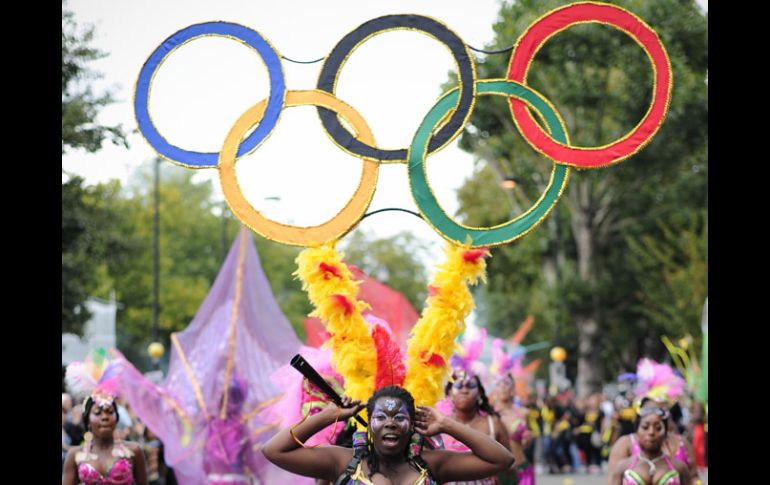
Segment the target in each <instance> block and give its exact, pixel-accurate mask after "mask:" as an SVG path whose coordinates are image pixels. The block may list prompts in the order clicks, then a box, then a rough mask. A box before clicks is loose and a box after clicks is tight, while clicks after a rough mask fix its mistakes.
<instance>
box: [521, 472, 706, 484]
mask: <svg viewBox="0 0 770 485" xmlns="http://www.w3.org/2000/svg"><path fill="white" fill-rule="evenodd" d="M700 479H701V480H702V481H703V485H708V469H707V470H705V471H701V472H700ZM535 483H536V484H537V485H607V474H606V473H602V474H600V475H583V474H569V475H547V474H545V475H537V477H536V478H535Z"/></svg>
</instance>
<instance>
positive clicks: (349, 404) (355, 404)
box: [326, 396, 366, 422]
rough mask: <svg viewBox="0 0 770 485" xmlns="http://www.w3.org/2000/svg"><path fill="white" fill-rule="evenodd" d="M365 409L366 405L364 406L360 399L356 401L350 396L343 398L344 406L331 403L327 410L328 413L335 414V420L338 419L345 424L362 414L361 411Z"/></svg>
mask: <svg viewBox="0 0 770 485" xmlns="http://www.w3.org/2000/svg"><path fill="white" fill-rule="evenodd" d="M365 407H366V404H362V403H361V400H360V399H356V400H355V401H354V400H353V399H351V398H350V397H348V396H342V406H337V405H336V404H334V403H329V405H328V406H327V407H326V409H328V410H329V411H328V412H331V413H334V416H335V418H338V419H339V420H340V421H343V422H344V421H347V420H348V419H350V418H352V417H353V416H355V415H356V414H358V413H360V412H361V410H362V409H364V408H365ZM338 413H339V414H338Z"/></svg>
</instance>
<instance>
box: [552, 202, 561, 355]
mask: <svg viewBox="0 0 770 485" xmlns="http://www.w3.org/2000/svg"><path fill="white" fill-rule="evenodd" d="M553 218H554V224H555V225H556V231H555V232H556V242H555V243H554V253H555V254H554V264H555V268H556V297H557V298H558V302H557V304H556V322H555V325H554V329H553V334H554V335H553V337H554V338H553V342H554V345H557V346H561V319H562V306H563V304H562V300H563V298H562V294H561V258H560V253H561V231H560V230H559V208H558V206H556V207H554V208H553Z"/></svg>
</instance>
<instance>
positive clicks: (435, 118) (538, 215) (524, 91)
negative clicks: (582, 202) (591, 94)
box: [408, 79, 569, 247]
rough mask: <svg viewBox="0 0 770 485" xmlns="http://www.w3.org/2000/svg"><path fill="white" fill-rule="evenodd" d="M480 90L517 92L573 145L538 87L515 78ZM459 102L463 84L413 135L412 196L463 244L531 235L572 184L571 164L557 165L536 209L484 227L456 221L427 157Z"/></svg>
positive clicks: (445, 233)
mask: <svg viewBox="0 0 770 485" xmlns="http://www.w3.org/2000/svg"><path fill="white" fill-rule="evenodd" d="M477 89H478V93H479V94H496V95H501V96H513V97H515V98H517V99H520V100H522V102H525V103H526V104H527V106H529V107H530V108H532V109H534V110H536V111H538V112H539V113H540V114H541V115H542V117H543V118H544V119H545V122H546V125H547V126H548V128H549V129H550V130H551V133H552V135H553V137H554V138H556V139H557V140H559V141H560V142H562V143H565V144H567V143H569V138H568V135H567V131H566V127H565V125H564V122H563V121H562V119H561V117H560V116H559V114H558V112H557V111H556V110H555V109H554V108H553V106H551V104H550V103H549V102H548V101H547V100H546V99H545V98H544V97H543V96H542V95H541V94H539V93H537V92H536V91H533V90H532V89H530V88H528V87H527V86H524V85H522V84H520V83H518V82H515V81H506V80H487V79H485V80H483V81H478V85H477ZM456 102H457V88H454V89H453V90H451V91H449V92H447V93H446V94H445V95H444V96H443V97H442V98H441V99H439V100H438V101H437V102H436V104H435V105H434V106H433V108H431V109H430V111H429V112H428V114H427V115H426V116H425V119H424V120H423V122H422V123H421V124H420V127H419V128H418V129H417V133H415V135H414V138H413V139H412V144H411V146H410V147H409V158H408V166H409V187H410V189H411V191H412V197H414V201H415V203H416V204H417V208H418V209H419V210H420V213H421V214H422V215H423V217H424V218H425V220H426V221H427V222H428V224H430V226H431V227H433V229H435V230H436V232H438V233H439V234H440V235H442V236H443V237H444V238H445V239H449V240H451V241H453V242H455V243H458V244H465V243H467V242H468V239H470V243H471V247H481V246H485V247H488V246H498V245H501V244H505V243H507V242H511V241H514V240H516V239H518V238H520V237H522V236H524V235H526V234H528V233H529V232H530V231H532V230H533V229H534V228H535V227H536V226H537V225H538V224H540V223H541V222H542V221H543V220H544V219H545V218H546V216H548V213H549V212H550V211H551V209H553V207H554V206H555V205H556V202H558V200H559V198H560V197H561V194H562V193H563V192H564V189H565V187H566V186H567V181H568V179H569V168H568V167H566V166H565V165H560V164H556V163H554V166H553V169H552V170H551V178H550V180H549V181H548V186H547V187H546V189H545V192H544V193H543V194H542V195H541V196H540V198H539V199H538V200H537V202H535V204H534V205H533V206H532V207H530V208H529V209H528V210H527V211H526V212H524V213H523V214H520V215H519V216H517V217H516V218H514V219H513V220H510V221H508V222H506V223H504V224H500V225H497V226H494V227H482V228H475V227H469V226H464V225H462V224H459V223H457V222H455V221H454V220H452V219H451V218H450V217H449V216H448V215H447V214H446V213H445V212H444V211H443V210H442V209H441V207H440V206H439V204H438V201H437V200H436V196H435V195H434V194H433V192H432V191H431V189H430V186H429V184H428V180H427V173H426V166H425V164H424V163H423V161H424V160H425V157H426V152H427V150H426V142H427V140H428V137H429V136H430V134H431V132H432V131H433V130H434V129H435V127H436V125H437V124H438V123H439V122H440V121H441V120H442V119H443V117H444V116H446V114H447V113H448V111H449V110H450V109H452V106H453V105H454V104H455V103H456Z"/></svg>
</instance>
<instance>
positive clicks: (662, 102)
mask: <svg viewBox="0 0 770 485" xmlns="http://www.w3.org/2000/svg"><path fill="white" fill-rule="evenodd" d="M578 23H603V24H607V25H611V26H613V27H616V28H618V29H619V30H621V31H623V32H625V33H626V34H628V35H630V36H631V37H632V38H633V39H634V40H635V41H636V42H637V43H638V44H639V45H640V46H641V47H642V48H643V49H644V51H645V52H646V54H647V56H648V57H649V58H650V61H651V62H652V67H653V71H654V79H655V84H654V89H653V99H652V102H651V104H650V107H649V109H648V111H647V113H646V114H645V115H644V118H643V119H642V120H641V121H640V123H639V124H638V125H637V126H636V127H635V128H634V129H633V130H632V131H631V132H629V133H628V134H626V135H625V136H624V137H622V138H620V139H618V140H616V141H614V142H612V143H611V144H608V145H605V146H600V147H593V148H583V147H573V146H570V143H569V138H568V135H567V132H566V128H565V126H564V123H563V121H562V119H561V117H560V115H559V114H558V112H557V111H556V109H555V108H554V107H553V106H552V104H551V103H550V102H549V101H548V100H547V99H546V98H545V97H543V96H542V95H541V94H540V93H537V92H536V91H534V90H532V89H531V88H529V87H527V86H526V78H527V73H528V70H529V66H530V64H531V62H532V60H533V59H534V56H535V55H536V54H537V52H538V50H539V49H540V48H541V47H542V45H543V43H544V42H545V41H547V40H548V39H549V38H550V37H551V36H553V35H555V34H557V33H558V32H561V31H562V30H565V29H567V28H569V27H570V26H572V25H575V24H578ZM394 29H407V30H417V31H421V32H423V33H426V34H428V35H430V36H432V37H434V38H435V39H436V40H438V41H440V42H442V43H443V44H444V45H446V46H447V47H448V48H449V50H450V51H451V53H452V55H453V57H454V59H455V62H456V65H457V70H458V73H459V86H458V87H456V88H454V89H452V90H450V91H448V92H447V93H445V94H444V95H443V96H442V97H441V98H440V99H439V100H438V101H437V102H436V104H435V105H434V106H433V107H432V108H431V109H430V111H429V112H428V114H427V115H426V116H425V118H424V119H423V121H422V122H421V124H420V126H419V127H418V129H417V131H416V133H415V135H414V137H413V139H412V142H411V144H410V146H409V148H408V149H398V150H385V149H380V148H378V147H376V144H375V140H374V135H373V134H372V132H371V130H370V128H369V126H368V125H367V123H366V121H365V120H364V119H363V117H362V116H361V115H360V114H359V113H358V112H357V111H356V110H355V109H354V108H353V107H351V106H350V105H348V104H346V103H344V102H343V101H341V100H339V99H338V98H336V96H335V94H334V90H335V87H336V83H337V78H338V76H339V72H340V70H341V68H342V66H343V65H344V64H345V62H346V61H347V59H348V57H350V55H351V53H352V52H353V51H354V50H355V49H356V48H357V47H358V46H359V45H360V44H361V43H363V42H365V41H366V40H367V39H369V38H370V37H373V36H374V35H377V34H379V33H381V32H383V31H387V30H394ZM203 35H222V36H226V37H231V38H235V39H236V40H239V41H241V42H243V43H245V44H246V45H248V46H250V47H251V48H253V49H255V50H256V51H257V53H258V54H259V55H260V57H261V59H262V60H263V61H264V62H265V64H266V66H267V69H268V74H269V77H270V95H269V97H268V98H267V99H265V100H262V101H260V102H259V103H257V104H256V105H254V106H253V107H251V108H249V109H248V110H247V111H246V112H245V113H244V114H243V115H241V117H240V118H239V119H238V121H236V123H235V125H233V127H232V128H231V129H230V132H229V133H228V135H227V137H226V139H225V141H224V144H223V146H222V150H221V152H220V153H219V154H217V153H200V152H193V151H188V150H184V149H181V148H178V147H176V146H173V145H171V144H170V143H168V142H167V141H166V140H165V139H163V137H162V136H161V135H160V133H158V131H157V130H156V128H155V126H154V124H153V123H152V120H151V119H150V114H149V110H148V106H147V105H148V100H149V92H150V87H151V83H152V78H153V76H154V73H155V72H156V71H157V69H158V67H159V66H160V64H161V63H162V62H163V60H164V59H165V58H166V56H168V55H169V54H170V53H171V52H173V51H174V50H175V49H176V48H177V47H179V45H181V44H183V43H185V42H189V41H190V40H192V39H194V38H196V37H199V36H203ZM507 77H508V79H507V80H503V79H494V80H492V79H485V80H478V81H477V80H476V68H475V64H474V61H473V58H472V57H471V55H470V51H469V48H468V46H467V45H466V44H465V43H464V42H463V41H462V40H461V39H460V38H459V37H458V36H457V34H455V33H454V32H452V31H451V30H449V28H448V27H446V26H445V25H444V24H442V23H440V22H438V21H437V20H434V19H431V18H429V17H424V16H421V15H386V16H383V17H378V18H376V19H373V20H370V21H368V22H365V23H364V24H362V25H360V26H359V27H358V28H356V29H355V30H353V31H352V32H350V33H349V34H347V35H346V36H345V37H343V38H342V40H341V41H340V42H339V43H337V45H336V46H335V47H334V49H333V50H332V52H331V53H330V54H329V56H328V57H327V58H326V61H325V62H324V64H323V67H322V70H321V73H320V76H319V79H318V83H317V89H315V90H309V91H286V86H285V82H284V75H283V68H282V66H281V62H280V58H279V55H278V53H277V51H276V50H275V49H273V47H272V46H271V45H270V43H269V42H268V41H267V40H265V39H264V38H263V37H262V36H261V35H260V34H259V33H257V32H256V31H254V30H251V29H249V28H247V27H243V26H241V25H237V24H232V23H228V22H207V23H202V24H196V25H191V26H190V27H187V28H185V29H182V30H180V31H178V32H176V33H175V34H173V35H171V36H170V37H169V38H167V39H166V40H165V41H164V42H163V43H162V44H161V45H160V46H159V47H158V48H157V49H155V51H153V53H152V54H151V55H150V57H149V58H148V59H147V61H146V62H145V64H144V65H143V66H142V70H141V71H140V73H139V79H138V80H137V85H136V95H135V99H134V108H135V112H136V118H137V122H138V124H139V129H140V131H141V133H142V135H143V136H144V137H145V139H147V141H148V142H149V143H150V145H152V147H153V148H155V150H156V151H157V152H158V153H159V154H160V155H162V156H163V157H165V158H168V159H169V160H171V161H172V162H174V163H177V164H179V165H183V166H186V167H190V168H211V167H217V168H218V170H219V175H220V183H221V184H222V190H223V192H224V195H225V199H226V200H227V203H228V204H229V205H230V208H231V209H232V211H233V213H234V214H235V215H236V216H237V217H238V218H239V219H240V220H241V221H242V222H243V223H244V224H246V225H247V226H249V227H250V228H251V229H252V230H254V231H256V232H257V233H259V234H261V235H262V236H264V237H266V238H268V239H271V240H274V241H278V242H281V243H284V244H291V245H298V246H315V245H319V244H322V243H326V242H329V241H334V240H336V239H339V238H340V237H342V236H344V235H345V234H346V233H348V232H349V231H350V230H351V229H352V228H353V227H354V226H355V225H356V224H357V223H358V222H359V221H360V220H361V219H362V218H363V216H364V214H365V212H366V209H367V207H368V206H369V204H370V203H371V200H372V197H373V196H374V191H375V188H376V185H377V174H378V171H379V163H389V162H406V163H407V173H408V176H409V186H410V190H411V192H412V197H413V198H414V200H415V203H416V204H417V208H418V209H419V211H420V213H421V214H422V216H423V217H424V218H425V220H426V221H427V222H428V224H430V225H431V227H433V228H434V229H435V230H436V231H437V232H438V233H439V234H440V235H441V236H442V237H444V238H445V239H448V240H450V241H452V242H454V243H459V244H466V243H470V244H471V246H472V247H480V246H496V245H500V244H505V243H507V242H510V241H514V240H516V239H519V238H521V237H523V236H525V235H526V234H528V233H529V232H530V231H532V230H533V229H534V228H535V227H536V226H537V225H538V224H540V223H541V222H542V221H543V220H544V219H545V218H546V217H547V216H548V214H549V213H550V211H551V209H553V207H554V205H555V204H556V203H557V201H558V200H559V198H560V197H561V195H562V193H563V192H564V189H565V187H566V185H567V182H568V179H569V170H570V169H569V167H576V168H598V167H604V166H607V165H611V164H614V163H617V162H619V161H621V160H624V159H625V158H628V157H629V156H631V155H633V154H634V153H636V152H638V151H639V150H641V149H642V148H643V147H644V146H645V145H646V144H647V143H649V141H650V140H651V139H652V137H653V136H655V134H656V133H657V130H658V129H659V128H660V125H661V123H662V122H663V119H664V118H665V116H666V112H667V110H668V104H669V102H670V99H671V63H670V61H669V59H668V54H667V53H666V50H665V48H664V47H663V45H662V43H661V42H660V39H659V38H658V36H657V34H655V32H654V31H653V30H652V29H651V28H650V27H649V26H648V25H647V24H645V23H644V22H643V21H642V20H641V19H639V18H638V17H636V16H634V15H633V14H632V13H630V12H628V11H626V10H624V9H622V8H619V7H615V6H613V5H609V4H602V3H595V2H582V3H575V4H572V5H568V6H565V7H561V8H558V9H555V10H553V11H551V12H549V13H547V14H546V15H544V16H543V17H541V18H540V19H538V20H537V21H536V22H535V23H533V24H532V25H531V26H530V27H529V28H527V30H526V31H525V32H524V34H522V36H521V37H520V38H519V40H518V41H517V43H516V45H515V47H514V48H513V52H512V54H511V58H510V62H509V66H508V74H507ZM477 91H478V94H484V95H501V96H507V97H509V101H510V106H511V115H512V117H513V120H514V122H515V124H516V126H517V128H518V129H519V131H521V133H522V135H523V136H524V139H525V140H526V141H527V143H529V144H530V145H531V146H532V147H533V148H534V149H535V150H537V151H538V152H540V153H542V154H544V155H545V156H547V157H548V158H550V159H551V160H553V162H554V167H553V169H552V170H551V175H550V180H549V182H548V185H547V187H546V188H545V191H544V192H543V194H541V196H540V198H539V199H538V200H537V201H536V202H535V204H534V205H533V206H532V207H530V208H529V209H528V210H527V211H526V212H524V213H523V214H521V215H519V216H517V217H516V218H514V219H512V220H510V221H508V222H506V223H503V224H499V225H497V226H494V227H469V226H464V225H462V224H459V223H457V222H455V221H454V220H453V219H451V218H450V217H449V216H448V215H447V214H446V213H444V211H443V210H442V209H441V207H440V205H439V204H438V201H437V200H436V197H435V195H434V194H433V193H432V191H431V189H430V185H429V184H428V181H427V175H426V169H425V164H424V161H425V159H426V157H427V156H428V154H430V153H433V152H434V151H436V150H439V149H441V148H442V147H443V146H445V145H446V144H447V143H449V142H450V141H451V140H453V139H454V138H455V137H456V136H457V135H458V134H459V133H460V132H461V131H462V130H463V129H464V127H465V125H466V123H467V122H468V120H469V119H470V116H471V112H472V110H473V107H474V104H475V98H476V94H477ZM300 105H314V106H316V107H317V109H318V113H319V116H320V118H321V121H322V124H323V126H324V129H325V130H326V131H327V133H328V134H329V136H330V137H331V139H332V140H333V141H334V143H335V144H337V145H338V146H339V147H340V148H342V149H343V150H344V151H346V152H348V153H350V154H353V155H356V156H358V157H360V158H362V160H363V170H362V174H361V178H360V180H359V184H358V187H357V188H356V191H355V192H354V194H353V196H352V197H351V198H350V200H349V201H348V202H347V204H346V205H345V207H344V208H343V209H342V210H341V211H340V212H339V213H338V214H337V215H336V216H335V217H333V218H332V219H330V220H329V221H327V222H325V223H323V224H320V225H318V226H311V227H301V226H291V225H286V224H282V223H279V222H276V221H272V220H270V219H267V218H266V217H264V216H262V215H261V214H260V213H259V212H258V211H257V210H256V209H254V207H252V206H251V204H249V202H248V201H247V200H246V198H245V197H244V195H243V192H242V191H241V189H240V186H239V184H238V180H237V177H236V172H235V164H236V161H237V159H238V158H239V157H241V156H243V155H245V154H246V153H249V152H250V151H252V150H255V149H256V148H257V147H258V146H259V144H260V143H261V142H262V141H264V140H265V138H267V136H269V134H270V133H271V131H272V130H273V128H274V127H275V126H276V124H277V122H278V118H279V115H280V113H281V110H282V109H283V107H284V106H286V107H293V106H300ZM530 110H534V111H536V112H537V113H538V114H539V115H540V116H541V117H542V118H543V120H544V121H545V126H546V128H547V129H548V131H549V132H550V133H548V132H546V131H544V130H543V128H541V127H540V126H539V125H538V124H537V123H536V122H535V119H534V118H533V115H532V114H531V113H530ZM338 116H342V117H343V118H344V119H345V120H347V121H348V122H349V123H350V125H351V126H352V128H353V130H354V131H355V132H357V133H356V134H351V133H350V132H348V131H347V129H346V128H345V127H344V126H343V125H342V124H341V123H340V121H339V120H338ZM445 120H447V122H446V123H444V121H445ZM255 126H256V128H254V127H255ZM439 126H440V128H438V129H437V127H439ZM252 129H253V132H252V133H251V134H249V135H248V136H246V134H247V133H249V131H250V130H252ZM434 130H436V133H435V134H434Z"/></svg>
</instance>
